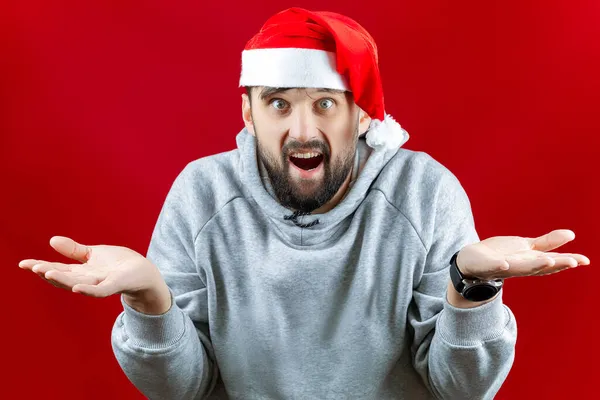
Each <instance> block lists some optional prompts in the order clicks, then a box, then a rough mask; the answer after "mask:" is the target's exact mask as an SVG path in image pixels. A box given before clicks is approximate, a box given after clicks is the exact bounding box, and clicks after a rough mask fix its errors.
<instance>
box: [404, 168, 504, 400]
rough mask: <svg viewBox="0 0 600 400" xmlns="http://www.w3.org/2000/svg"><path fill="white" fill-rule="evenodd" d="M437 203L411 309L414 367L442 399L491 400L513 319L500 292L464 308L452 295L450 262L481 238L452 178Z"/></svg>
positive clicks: (443, 186) (500, 379)
mask: <svg viewBox="0 0 600 400" xmlns="http://www.w3.org/2000/svg"><path fill="white" fill-rule="evenodd" d="M434 204H435V208H434V210H433V212H434V215H433V216H432V217H433V223H432V226H431V227H430V229H429V230H428V231H429V232H428V233H425V234H424V237H425V238H426V240H425V241H424V243H425V245H426V247H427V248H426V250H427V257H426V261H425V265H424V267H423V274H422V277H421V279H420V282H419V283H418V285H417V286H416V288H415V290H414V295H413V303H412V304H411V306H410V308H409V324H410V326H411V330H412V333H413V345H412V351H413V355H414V365H415V368H416V369H417V371H418V372H419V374H420V375H421V377H422V379H423V381H424V382H425V384H426V385H427V386H428V388H429V390H430V391H431V392H432V393H433V394H434V395H435V396H436V397H438V398H440V399H455V398H460V399H492V398H493V397H494V396H495V394H496V393H497V392H498V390H499V389H500V387H501V385H502V383H503V382H504V380H505V379H506V377H507V375H508V372H509V371H510V368H511V367H512V363H513V360H514V352H515V342H516V322H515V318H514V315H513V314H512V312H511V311H510V309H509V308H508V307H506V306H505V305H504V304H503V303H502V292H500V294H499V295H498V296H496V297H495V298H494V299H492V300H490V301H488V302H484V303H481V304H466V303H465V301H464V299H462V298H460V296H455V295H458V293H453V292H452V291H451V290H454V288H453V287H452V286H451V285H449V280H450V276H449V266H450V258H451V257H452V255H453V254H454V253H455V252H456V251H458V250H460V249H462V248H463V247H464V246H466V245H468V244H471V243H475V242H478V241H479V237H478V234H477V232H476V230H475V226H474V221H473V216H472V212H471V207H470V202H469V199H468V197H467V195H466V193H465V192H464V190H463V188H462V186H461V185H460V183H459V182H458V180H457V179H456V177H455V176H454V175H452V174H447V175H445V176H444V178H443V179H442V182H441V183H440V184H439V185H438V189H437V194H436V195H435V198H434ZM453 304H454V305H453ZM463 307H469V308H463Z"/></svg>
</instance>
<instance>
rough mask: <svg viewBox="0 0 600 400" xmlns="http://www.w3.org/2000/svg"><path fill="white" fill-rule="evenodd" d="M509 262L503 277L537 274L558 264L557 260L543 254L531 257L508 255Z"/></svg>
mask: <svg viewBox="0 0 600 400" xmlns="http://www.w3.org/2000/svg"><path fill="white" fill-rule="evenodd" d="M506 261H507V262H508V265H509V267H508V270H507V271H506V272H505V273H504V276H503V277H506V278H508V277H518V276H529V275H535V274H537V273H538V272H540V271H542V270H543V269H545V268H550V267H552V266H554V265H555V264H556V260H555V259H554V258H552V257H546V256H544V255H543V254H542V255H540V256H538V257H536V258H531V259H524V258H518V257H506Z"/></svg>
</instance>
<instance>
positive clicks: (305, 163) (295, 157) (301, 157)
mask: <svg viewBox="0 0 600 400" xmlns="http://www.w3.org/2000/svg"><path fill="white" fill-rule="evenodd" d="M290 161H291V162H292V163H293V164H294V165H295V166H297V167H298V168H300V169H303V170H305V171H310V170H312V169H315V168H317V167H318V166H319V165H321V163H322V162H323V154H320V153H315V152H312V153H292V154H291V155H290Z"/></svg>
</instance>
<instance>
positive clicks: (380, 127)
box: [366, 114, 410, 149]
mask: <svg viewBox="0 0 600 400" xmlns="http://www.w3.org/2000/svg"><path fill="white" fill-rule="evenodd" d="M409 137H410V135H409V134H408V132H407V131H405V130H404V129H402V127H401V126H400V124H399V123H397V122H396V121H395V120H394V118H392V116H391V115H389V114H385V117H384V119H383V122H381V121H380V120H378V119H374V120H372V121H371V125H370V126H369V130H368V131H367V136H366V139H367V144H368V145H369V146H370V147H372V148H374V149H380V148H383V149H394V148H398V147H400V146H402V145H403V144H404V143H406V141H407V140H408V139H409Z"/></svg>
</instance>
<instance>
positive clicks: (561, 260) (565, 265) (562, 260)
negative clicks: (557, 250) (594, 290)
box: [534, 256, 578, 275]
mask: <svg viewBox="0 0 600 400" xmlns="http://www.w3.org/2000/svg"><path fill="white" fill-rule="evenodd" d="M554 261H555V263H554V265H553V266H550V267H546V268H543V269H541V270H540V271H537V272H536V273H535V274H534V275H549V274H555V273H557V272H560V271H563V270H565V269H570V268H575V267H577V266H578V262H577V260H576V259H574V258H571V257H560V256H556V257H555V258H554Z"/></svg>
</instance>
